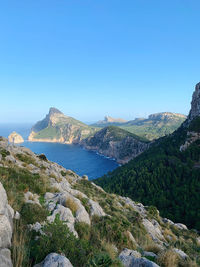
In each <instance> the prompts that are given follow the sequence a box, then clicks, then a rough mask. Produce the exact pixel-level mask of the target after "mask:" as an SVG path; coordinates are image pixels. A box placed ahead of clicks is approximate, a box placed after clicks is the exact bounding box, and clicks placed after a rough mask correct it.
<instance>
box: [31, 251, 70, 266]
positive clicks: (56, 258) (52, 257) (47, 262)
mask: <svg viewBox="0 0 200 267" xmlns="http://www.w3.org/2000/svg"><path fill="white" fill-rule="evenodd" d="M58 266H60V267H73V266H72V264H71V262H70V261H69V260H68V259H67V258H66V257H65V256H62V255H59V254H57V253H51V254H49V255H48V256H46V258H45V259H44V261H43V262H41V263H39V264H36V265H34V267H58Z"/></svg>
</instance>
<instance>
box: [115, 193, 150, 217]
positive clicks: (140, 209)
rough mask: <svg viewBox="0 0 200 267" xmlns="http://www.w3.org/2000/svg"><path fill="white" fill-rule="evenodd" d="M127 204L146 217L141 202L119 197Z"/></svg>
mask: <svg viewBox="0 0 200 267" xmlns="http://www.w3.org/2000/svg"><path fill="white" fill-rule="evenodd" d="M120 199H122V200H123V201H125V203H126V204H127V205H130V206H131V207H132V208H133V209H134V210H135V211H137V212H138V213H139V214H140V215H141V216H142V217H146V214H147V211H146V209H145V207H144V205H142V204H141V203H136V202H134V201H133V200H131V199H130V198H128V197H120Z"/></svg>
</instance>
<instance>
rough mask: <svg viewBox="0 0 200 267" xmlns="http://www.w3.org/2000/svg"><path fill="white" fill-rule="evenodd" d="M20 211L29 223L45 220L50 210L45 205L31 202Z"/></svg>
mask: <svg viewBox="0 0 200 267" xmlns="http://www.w3.org/2000/svg"><path fill="white" fill-rule="evenodd" d="M20 213H21V215H22V219H23V220H24V221H25V222H26V223H27V224H33V223H36V222H43V221H44V220H45V219H46V217H47V216H48V211H47V210H46V209H45V208H44V207H42V206H39V205H38V204H31V203H25V204H24V205H23V206H22V209H21V212H20Z"/></svg>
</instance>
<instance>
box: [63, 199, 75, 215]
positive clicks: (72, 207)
mask: <svg viewBox="0 0 200 267" xmlns="http://www.w3.org/2000/svg"><path fill="white" fill-rule="evenodd" d="M65 205H66V207H67V208H69V209H70V210H71V212H72V213H73V214H75V213H76V211H77V210H78V204H77V203H76V202H75V201H74V199H72V198H70V197H69V198H67V199H66V202H65Z"/></svg>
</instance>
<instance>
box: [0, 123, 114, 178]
mask: <svg viewBox="0 0 200 267" xmlns="http://www.w3.org/2000/svg"><path fill="white" fill-rule="evenodd" d="M31 126H32V124H0V136H4V137H8V135H9V134H10V133H11V132H13V131H16V132H17V133H19V134H21V135H22V137H23V138H24V140H25V141H24V143H22V144H20V145H21V146H25V147H27V148H29V149H31V150H32V151H33V152H35V153H37V154H42V153H44V154H45V155H46V156H47V158H48V159H49V160H51V161H54V162H56V163H58V164H60V165H62V166H63V167H65V168H66V169H70V170H73V171H75V172H76V173H77V174H79V175H81V176H82V175H84V174H86V175H88V177H89V179H90V180H92V179H95V178H98V177H101V176H103V175H104V174H106V173H107V172H109V171H112V170H114V169H115V168H117V167H118V164H117V162H116V161H115V160H113V159H110V158H107V157H104V156H102V155H99V154H98V153H96V152H94V151H88V150H85V149H83V148H82V147H80V146H78V145H68V144H60V143H45V142H29V141H28V140H27V139H28V135H29V133H30V129H31Z"/></svg>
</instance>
